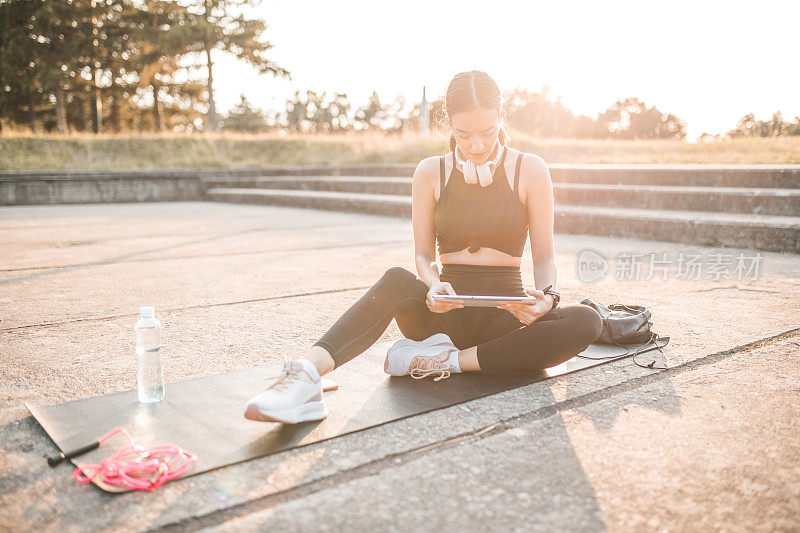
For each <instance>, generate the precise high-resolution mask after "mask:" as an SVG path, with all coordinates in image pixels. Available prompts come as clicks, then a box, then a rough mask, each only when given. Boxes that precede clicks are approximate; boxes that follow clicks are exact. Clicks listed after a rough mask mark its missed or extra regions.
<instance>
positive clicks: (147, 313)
mask: <svg viewBox="0 0 800 533" xmlns="http://www.w3.org/2000/svg"><path fill="white" fill-rule="evenodd" d="M155 314H156V310H155V308H153V307H140V308H139V316H140V317H141V318H153V317H154V316H155Z"/></svg>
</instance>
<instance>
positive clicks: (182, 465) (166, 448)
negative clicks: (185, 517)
mask: <svg viewBox="0 0 800 533" xmlns="http://www.w3.org/2000/svg"><path fill="white" fill-rule="evenodd" d="M114 435H123V436H124V437H125V438H126V439H128V443H129V445H128V446H125V447H124V448H122V449H121V450H120V451H119V452H117V453H116V454H115V455H113V456H111V457H108V458H106V459H103V460H101V461H100V462H99V463H97V464H91V465H84V466H82V467H81V466H79V467H77V468H75V471H74V472H73V473H72V477H73V478H75V481H79V482H81V483H89V482H90V481H94V479H95V478H96V477H97V476H102V477H101V479H102V481H103V483H105V484H106V485H119V486H123V487H127V488H129V489H133V490H152V489H156V488H158V487H160V486H161V485H163V484H164V483H166V482H167V481H170V480H173V479H175V478H178V477H180V476H182V475H183V474H184V472H186V469H187V468H189V466H190V465H191V464H192V463H194V462H195V461H196V460H197V456H196V455H195V454H193V453H192V452H190V451H187V450H184V449H183V448H180V447H179V446H176V445H175V444H162V445H160V446H153V447H152V448H145V447H143V446H140V445H138V444H136V443H135V442H133V438H132V437H131V436H130V434H129V433H128V432H127V431H125V430H124V429H122V428H117V429H113V430H111V431H109V432H108V433H106V434H105V435H103V436H102V437H100V438H99V439H97V441H95V442H93V443H91V444H89V445H87V446H84V447H82V448H78V449H77V450H74V451H71V452H69V453H60V454H59V455H58V456H56V457H50V458H48V459H47V463H48V464H49V465H50V466H56V465H57V464H59V463H61V462H62V461H65V460H66V459H72V458H73V457H77V456H78V455H81V454H84V453H86V452H89V451H91V450H94V449H96V448H98V447H99V446H100V445H101V444H102V443H103V442H105V441H107V440H108V439H110V438H111V437H113V436H114Z"/></svg>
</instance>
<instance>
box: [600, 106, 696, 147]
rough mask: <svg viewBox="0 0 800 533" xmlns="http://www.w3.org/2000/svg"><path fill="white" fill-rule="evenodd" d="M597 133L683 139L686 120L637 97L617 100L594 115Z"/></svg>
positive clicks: (643, 137)
mask: <svg viewBox="0 0 800 533" xmlns="http://www.w3.org/2000/svg"><path fill="white" fill-rule="evenodd" d="M596 123H597V136H599V137H602V136H606V137H614V138H618V139H684V138H685V137H686V123H685V122H683V121H682V120H681V119H680V118H678V117H677V116H675V115H672V114H665V113H662V112H661V111H659V110H658V109H657V108H656V107H648V106H647V104H645V103H644V102H642V101H641V100H639V99H638V98H625V99H622V100H618V101H617V102H616V103H615V104H614V105H612V106H611V107H609V108H608V109H607V110H606V111H604V112H603V113H600V114H599V115H598V116H597V120H596Z"/></svg>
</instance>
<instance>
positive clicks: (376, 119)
mask: <svg viewBox="0 0 800 533" xmlns="http://www.w3.org/2000/svg"><path fill="white" fill-rule="evenodd" d="M387 117H388V113H387V108H386V106H384V105H382V104H381V99H380V98H379V97H378V93H377V92H376V91H372V94H371V95H370V97H369V100H368V101H367V104H366V105H364V106H362V107H360V108H358V110H357V111H356V122H357V123H358V124H360V125H361V126H362V127H363V128H364V129H372V128H380V127H381V125H382V123H383V122H384V121H385V120H386V119H387Z"/></svg>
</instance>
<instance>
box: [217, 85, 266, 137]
mask: <svg viewBox="0 0 800 533" xmlns="http://www.w3.org/2000/svg"><path fill="white" fill-rule="evenodd" d="M222 127H223V128H224V129H226V130H237V131H249V132H252V133H256V132H259V131H264V130H266V129H267V118H266V114H265V113H264V111H262V110H261V109H260V108H257V107H253V106H252V105H251V104H250V102H248V101H247V98H245V96H244V94H243V95H241V101H240V102H239V103H238V104H237V105H235V106H234V107H233V108H232V109H231V110H230V111H229V112H228V114H227V116H225V117H224V118H223V121H222Z"/></svg>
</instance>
